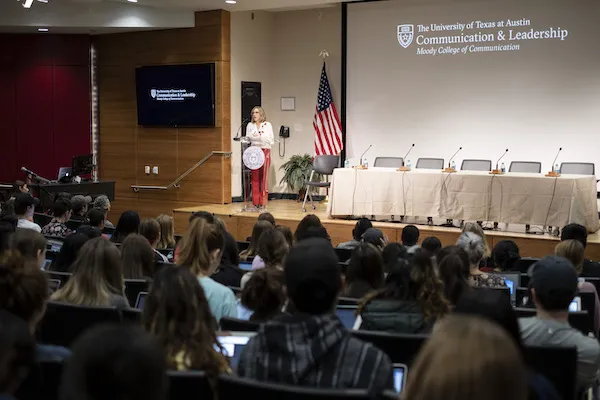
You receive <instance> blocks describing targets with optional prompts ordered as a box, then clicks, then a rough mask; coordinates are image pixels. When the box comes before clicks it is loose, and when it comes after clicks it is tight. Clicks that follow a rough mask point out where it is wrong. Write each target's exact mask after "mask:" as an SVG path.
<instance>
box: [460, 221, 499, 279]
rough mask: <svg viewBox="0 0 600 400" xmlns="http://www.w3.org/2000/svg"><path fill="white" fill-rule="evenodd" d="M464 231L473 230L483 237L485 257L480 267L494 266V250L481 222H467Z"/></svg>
mask: <svg viewBox="0 0 600 400" xmlns="http://www.w3.org/2000/svg"><path fill="white" fill-rule="evenodd" d="M462 232H463V233H465V232H472V233H474V234H476V235H477V236H479V237H480V238H481V241H482V242H483V257H482V259H481V262H480V265H479V266H480V267H490V268H493V264H492V261H491V259H490V257H491V255H492V252H491V251H490V247H489V245H488V242H487V237H486V236H485V232H484V231H483V228H482V227H481V225H479V223H476V222H466V223H465V224H464V225H463V228H462Z"/></svg>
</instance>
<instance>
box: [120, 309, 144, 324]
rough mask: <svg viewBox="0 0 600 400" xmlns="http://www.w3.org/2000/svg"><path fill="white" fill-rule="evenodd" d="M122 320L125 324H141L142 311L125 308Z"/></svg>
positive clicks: (122, 311)
mask: <svg viewBox="0 0 600 400" xmlns="http://www.w3.org/2000/svg"><path fill="white" fill-rule="evenodd" d="M132 307H133V305H132ZM121 318H122V320H123V322H124V323H132V324H139V323H140V322H142V310H138V309H136V308H125V309H123V310H121Z"/></svg>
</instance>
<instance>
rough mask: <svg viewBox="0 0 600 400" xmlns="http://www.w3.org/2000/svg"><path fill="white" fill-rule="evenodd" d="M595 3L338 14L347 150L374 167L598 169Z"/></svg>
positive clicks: (533, 0) (426, 6)
mask: <svg viewBox="0 0 600 400" xmlns="http://www.w3.org/2000/svg"><path fill="white" fill-rule="evenodd" d="M599 18H600V2H598V1H591V0H574V1H565V0H560V1H558V0H544V1H539V0H521V1H513V0H505V1H477V2H473V1H441V0H431V1H420V2H419V3H418V4H416V2H412V3H411V2H410V1H409V2H400V1H388V2H371V3H353V4H349V5H348V36H347V44H348V64H347V71H348V80H347V104H348V107H347V113H346V117H347V140H346V146H347V147H346V148H347V150H348V157H349V158H350V161H351V163H352V164H357V163H358V162H359V157H360V155H361V153H362V152H364V151H365V150H366V149H367V148H368V147H369V145H373V147H372V148H371V150H370V151H369V152H368V154H367V156H366V157H367V159H368V162H369V165H371V166H372V165H373V164H372V163H373V161H374V159H375V157H377V156H388V157H389V156H400V157H401V156H404V154H405V153H406V152H407V151H408V150H409V148H410V146H411V145H412V144H413V143H414V144H415V147H414V150H413V151H412V153H411V154H410V156H409V157H407V158H408V159H409V160H411V164H412V167H413V168H414V166H415V164H416V161H417V159H418V158H419V157H436V158H443V159H445V161H446V163H447V162H448V159H449V158H450V157H451V156H452V154H454V152H455V151H456V150H457V149H458V148H459V147H460V146H462V148H463V149H462V151H461V152H460V153H459V155H458V156H457V158H456V164H457V167H458V168H460V163H461V160H462V159H489V160H492V163H495V162H496V160H497V159H498V158H499V157H500V156H501V154H502V153H503V152H504V150H505V149H507V148H508V149H509V152H508V154H507V155H506V157H505V158H504V161H505V163H506V168H507V170H508V168H509V164H510V161H540V162H542V172H547V171H548V170H550V169H551V167H552V165H551V164H552V160H553V159H554V157H555V155H556V152H557V151H558V149H559V147H562V148H563V151H562V153H561V155H560V157H559V160H558V162H557V163H560V162H561V161H564V162H571V161H578V162H593V163H595V164H596V166H597V168H600V151H598V149H599V144H600V135H599V133H600V132H599V131H600V44H598V37H600V25H598V19H599Z"/></svg>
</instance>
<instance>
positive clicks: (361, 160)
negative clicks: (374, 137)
mask: <svg viewBox="0 0 600 400" xmlns="http://www.w3.org/2000/svg"><path fill="white" fill-rule="evenodd" d="M371 147H373V145H372V144H370V145H369V147H368V148H367V149H366V150H365V151H364V153H362V154H361V155H360V164H359V168H360V169H367V167H366V166H365V165H363V157H364V156H365V154H367V151H369V150H371Z"/></svg>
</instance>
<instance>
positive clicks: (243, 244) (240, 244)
mask: <svg viewBox="0 0 600 400" xmlns="http://www.w3.org/2000/svg"><path fill="white" fill-rule="evenodd" d="M237 247H238V250H239V251H240V252H242V251H244V250H248V247H250V242H239V241H238V242H237Z"/></svg>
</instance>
